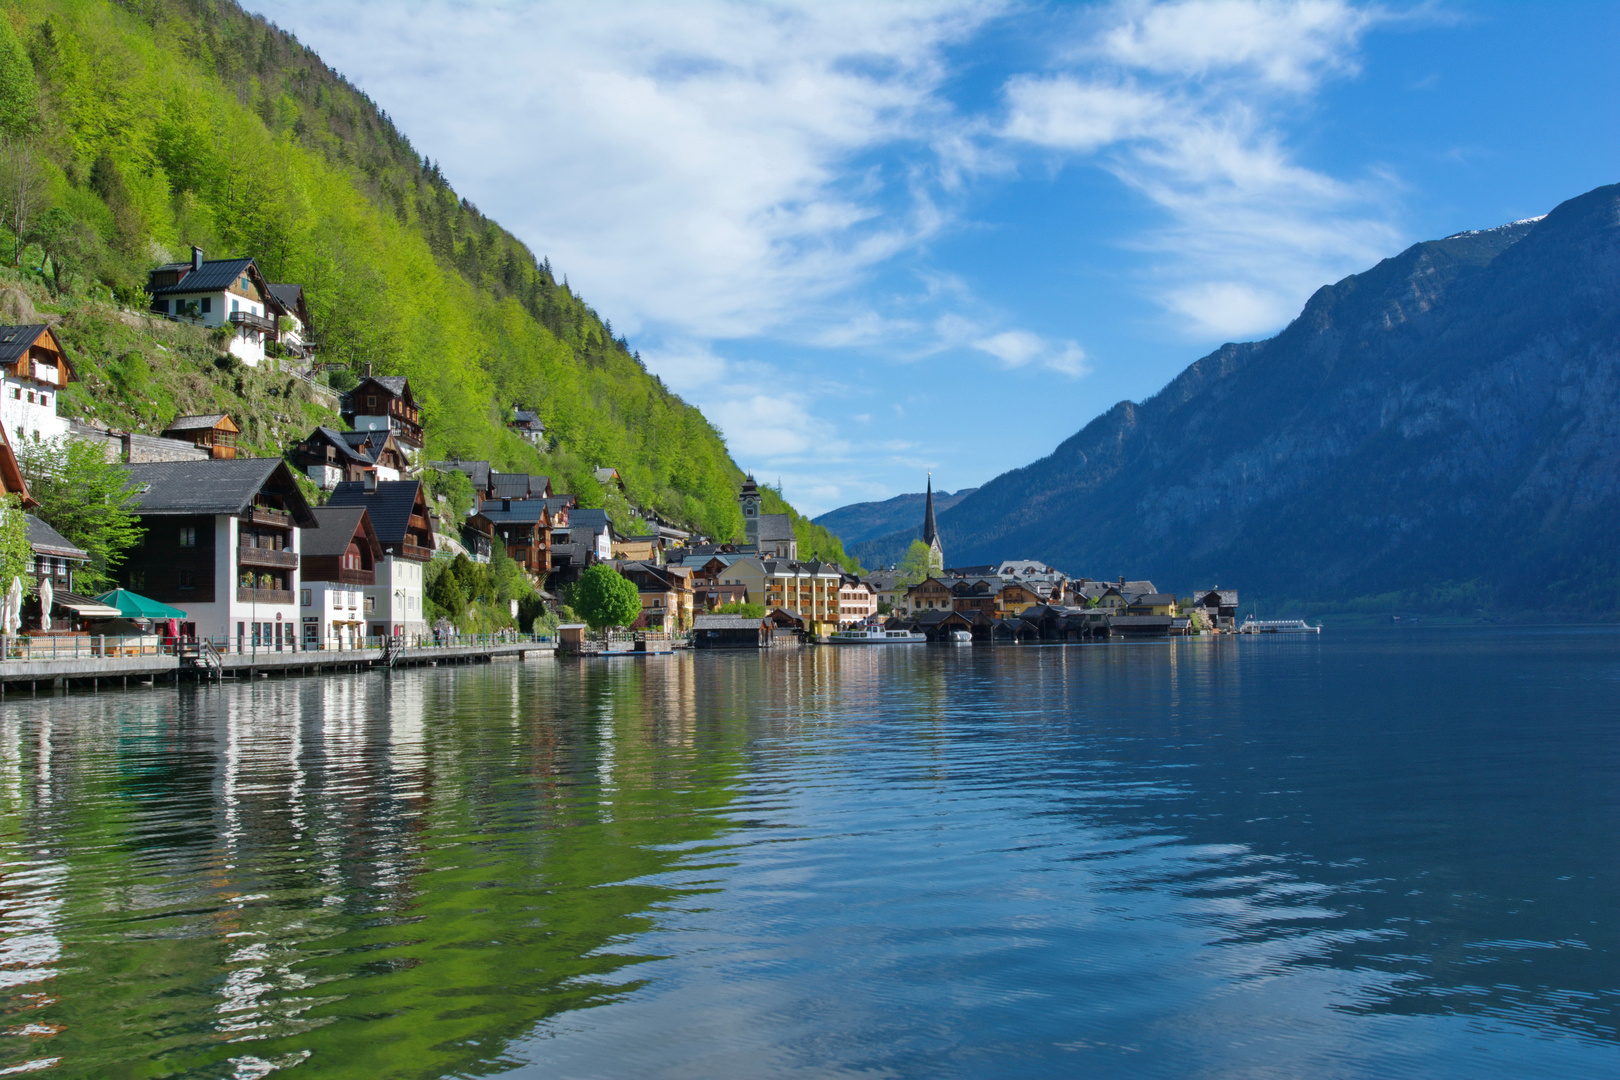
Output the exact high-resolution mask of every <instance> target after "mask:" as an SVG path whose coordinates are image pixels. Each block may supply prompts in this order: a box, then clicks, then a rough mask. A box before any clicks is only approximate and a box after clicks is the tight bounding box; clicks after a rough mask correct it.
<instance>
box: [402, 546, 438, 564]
mask: <svg viewBox="0 0 1620 1080" xmlns="http://www.w3.org/2000/svg"><path fill="white" fill-rule="evenodd" d="M399 547H400V555H401V556H402V557H404V558H407V559H417V560H420V561H421V562H432V561H433V549H432V548H425V547H422V546H421V545H419V544H401V545H400V546H399Z"/></svg>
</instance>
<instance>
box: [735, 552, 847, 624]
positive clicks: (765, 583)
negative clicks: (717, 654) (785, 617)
mask: <svg viewBox="0 0 1620 1080" xmlns="http://www.w3.org/2000/svg"><path fill="white" fill-rule="evenodd" d="M717 576H718V578H719V584H721V585H741V586H743V587H744V588H745V589H747V590H748V602H749V603H750V604H763V605H765V607H766V608H770V609H775V608H786V609H787V610H788V611H791V612H793V613H794V614H796V615H798V616H799V617H800V618H801V619H803V620H804V621H805V622H806V623H816V624H822V623H825V624H831V625H833V626H836V625H837V624H838V621H839V615H840V612H839V607H840V606H841V601H840V598H839V587H840V586H841V585H842V584H843V580H844V575H843V572H842V571H841V570H840V569H839V568H838V567H837V566H835V565H833V564H832V563H824V562H808V563H800V562H789V561H787V560H786V559H761V558H759V557H758V556H756V555H749V556H747V557H745V558H741V559H738V560H737V561H736V562H734V563H732V564H731V565H730V566H728V567H726V568H725V569H724V570H721V571H720V572H719V574H718V575H717ZM818 632H819V631H818Z"/></svg>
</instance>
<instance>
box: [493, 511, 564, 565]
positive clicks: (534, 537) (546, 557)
mask: <svg viewBox="0 0 1620 1080" xmlns="http://www.w3.org/2000/svg"><path fill="white" fill-rule="evenodd" d="M478 514H479V516H481V517H482V518H484V520H486V521H488V522H489V523H490V529H491V537H492V541H494V542H499V543H501V544H502V545H504V546H505V548H506V554H507V555H508V556H510V557H511V558H512V559H513V560H514V561H515V562H517V563H518V565H520V566H522V567H523V569H525V570H527V571H528V572H529V573H531V574H535V575H537V576H542V577H543V576H544V575H546V574H549V573H551V570H552V559H551V553H552V546H553V543H552V530H553V529H554V528H556V527H557V526H559V525H565V524H566V523H567V520H568V519H567V511H566V509H564V510H563V511H562V520H561V521H560V522H559V521H558V518H557V515H555V514H554V513H553V510H552V506H551V502H550V500H547V499H488V500H485V501H484V502H482V503H480V504H479V507H478Z"/></svg>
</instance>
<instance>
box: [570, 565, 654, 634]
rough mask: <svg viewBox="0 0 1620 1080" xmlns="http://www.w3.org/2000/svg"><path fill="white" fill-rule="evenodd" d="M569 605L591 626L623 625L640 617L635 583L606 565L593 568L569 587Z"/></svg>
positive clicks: (599, 627)
mask: <svg viewBox="0 0 1620 1080" xmlns="http://www.w3.org/2000/svg"><path fill="white" fill-rule="evenodd" d="M568 606H569V607H571V608H573V609H574V610H575V611H576V612H578V613H579V617H580V618H582V619H584V620H585V621H586V622H587V623H589V624H590V627H591V629H592V630H600V629H602V628H603V627H604V626H624V625H626V624H628V623H631V622H633V621H635V618H636V616H637V615H640V614H641V592H640V590H638V589H637V588H636V584H635V582H633V581H631V580H630V579H629V578H627V577H625V576H624V575H623V574H620V573H619V572H618V571H617V570H614V569H612V568H611V567H607V566H592V567H589V568H587V569H586V571H585V572H584V573H583V574H581V575H580V576H579V580H578V581H576V582H574V583H573V584H572V585H570V586H569V587H568Z"/></svg>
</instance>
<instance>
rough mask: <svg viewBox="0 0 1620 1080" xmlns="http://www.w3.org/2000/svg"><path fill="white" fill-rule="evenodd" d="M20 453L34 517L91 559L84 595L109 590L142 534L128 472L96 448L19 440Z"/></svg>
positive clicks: (81, 580) (81, 578) (83, 575)
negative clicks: (36, 503)
mask: <svg viewBox="0 0 1620 1080" xmlns="http://www.w3.org/2000/svg"><path fill="white" fill-rule="evenodd" d="M17 447H18V451H19V452H18V455H17V457H18V459H19V461H20V463H21V465H22V469H23V474H24V475H25V476H27V478H28V489H29V492H30V493H31V494H32V495H33V496H34V498H35V499H37V500H39V508H38V509H37V510H35V511H34V514H35V515H36V516H37V517H38V518H39V519H40V520H41V521H43V522H45V524H47V525H49V526H50V527H51V528H53V529H55V530H56V531H57V532H59V533H61V534H62V535H63V536H65V537H67V539H68V540H69V541H70V542H71V543H73V544H74V546H76V547H81V548H83V549H84V550H85V551H87V552H89V553H90V562H89V564H88V565H87V566H85V567H84V569H82V570H80V571H78V572H77V573H76V574H75V578H76V579H77V583H78V584H79V585H81V586H82V588H83V590H84V591H86V592H94V591H99V590H101V589H103V588H111V587H112V586H113V584H114V582H113V578H112V571H113V570H114V569H116V568H117V567H118V565H119V564H120V563H122V562H123V561H124V554H125V552H127V551H128V550H129V549H130V548H131V547H133V546H134V545H135V544H136V543H137V542H139V540H140V538H141V533H142V532H143V529H142V528H141V523H140V519H139V518H137V517H136V516H135V515H134V513H132V512H131V511H130V509H129V503H130V500H131V499H133V498H134V497H135V493H134V491H133V490H131V489H130V487H129V471H128V470H127V469H125V468H124V467H123V466H122V465H120V464H119V463H118V462H116V461H108V460H107V457H106V455H105V453H104V452H103V450H102V448H101V447H99V446H96V445H94V444H92V443H84V442H77V441H67V440H51V441H43V442H34V441H33V440H27V441H23V440H19V441H18V443H17Z"/></svg>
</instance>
